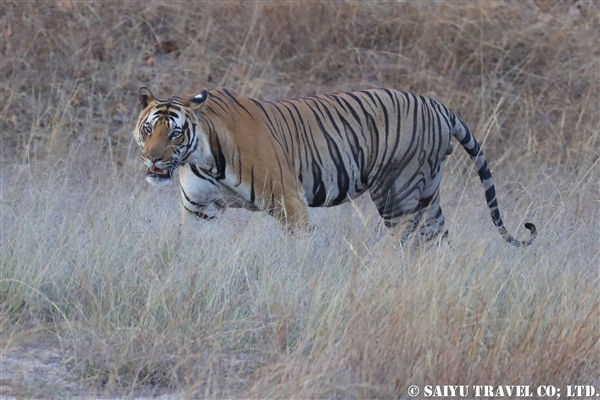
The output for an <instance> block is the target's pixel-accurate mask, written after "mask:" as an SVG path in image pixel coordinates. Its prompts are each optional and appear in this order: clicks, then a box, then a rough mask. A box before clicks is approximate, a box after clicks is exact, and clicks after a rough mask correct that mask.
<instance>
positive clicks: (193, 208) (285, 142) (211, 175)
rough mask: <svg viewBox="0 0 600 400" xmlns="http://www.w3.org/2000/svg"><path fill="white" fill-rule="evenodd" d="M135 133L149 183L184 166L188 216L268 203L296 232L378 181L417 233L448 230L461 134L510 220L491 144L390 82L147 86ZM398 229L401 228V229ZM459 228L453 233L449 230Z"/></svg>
mask: <svg viewBox="0 0 600 400" xmlns="http://www.w3.org/2000/svg"><path fill="white" fill-rule="evenodd" d="M139 99H140V102H141V105H142V107H143V110H142V111H141V113H140V115H139V118H138V121H137V125H136V129H135V132H134V135H135V139H136V141H137V143H138V145H139V146H140V148H141V149H142V159H143V162H144V164H145V165H146V166H147V167H148V175H147V180H148V181H150V182H152V183H155V184H162V183H167V182H170V181H171V180H172V177H173V172H174V171H175V170H176V169H179V181H180V188H181V195H182V201H183V214H184V218H185V215H191V214H195V215H196V216H198V217H200V218H203V219H212V218H214V217H216V216H217V215H218V214H219V213H220V212H221V211H222V210H223V209H225V208H226V207H234V208H244V209H247V210H252V211H257V210H260V211H266V212H268V213H269V214H271V215H273V216H274V217H276V218H277V219H278V220H279V221H281V222H282V223H283V224H285V225H286V226H288V227H290V228H291V229H294V228H304V227H307V226H309V225H310V224H309V214H308V207H330V206H336V205H338V204H342V203H345V202H347V201H349V200H351V199H355V198H356V197H358V196H359V195H361V194H362V193H364V192H366V191H367V190H368V191H369V193H370V196H371V199H372V200H373V202H374V203H375V205H376V207H377V210H378V211H379V214H380V215H381V217H382V218H383V221H384V223H385V225H386V226H387V227H388V228H390V229H392V230H395V233H400V230H399V229H398V228H402V227H404V228H405V229H403V230H402V233H401V238H400V241H401V243H404V242H406V240H408V239H409V238H410V237H411V236H412V234H413V233H414V232H415V231H417V230H418V234H419V236H418V238H419V239H420V240H424V241H425V242H427V241H431V240H432V239H434V238H436V237H437V236H438V235H439V234H440V232H442V231H444V230H445V229H444V228H445V219H444V215H443V214H442V209H441V207H440V198H439V187H440V179H441V174H442V167H443V165H444V161H445V160H446V158H447V156H448V155H449V154H451V153H452V150H453V145H452V143H451V142H450V139H451V137H455V138H456V139H457V140H458V142H459V143H460V144H461V145H462V147H463V148H464V149H465V150H466V152H467V154H468V155H469V156H470V157H471V159H473V160H474V164H475V169H476V170H477V174H478V175H479V178H480V180H481V182H482V184H483V187H484V190H485V199H486V201H487V204H488V207H489V210H490V214H491V218H492V222H493V223H494V225H495V226H496V228H497V229H498V231H499V233H500V235H502V237H503V238H504V240H505V241H506V242H508V243H510V244H512V245H514V246H517V247H519V246H528V245H530V244H531V243H532V242H533V240H534V239H535V238H536V236H537V230H536V227H535V225H533V224H532V223H526V224H525V228H526V229H528V230H529V231H530V236H529V238H528V239H527V240H523V241H521V240H517V239H515V238H514V237H513V236H511V235H510V234H509V233H508V231H507V229H506V228H505V226H504V224H503V222H502V219H501V218H500V212H499V209H498V201H497V199H496V193H495V188H494V182H493V180H492V175H491V173H490V169H489V167H488V164H487V161H486V158H485V156H484V155H483V152H482V151H481V147H480V145H479V143H478V142H477V141H476V140H475V138H474V136H473V135H472V134H471V131H470V130H469V128H468V127H467V126H466V125H465V123H464V122H463V121H462V120H461V119H460V118H459V117H458V116H457V115H456V114H455V113H454V112H452V111H451V110H449V109H448V108H446V107H445V106H444V105H443V104H441V103H439V102H437V101H435V100H432V99H429V98H426V97H423V96H420V95H417V94H413V93H407V92H402V91H396V90H390V89H370V90H363V91H357V92H346V93H335V94H323V95H317V96H309V97H304V98H297V99H291V100H282V101H258V100H255V99H252V98H249V97H245V96H240V95H236V94H233V93H231V92H230V91H228V90H227V89H217V90H212V91H210V92H207V91H206V90H203V91H202V92H201V93H200V94H198V95H196V96H193V97H171V98H168V99H164V100H159V99H157V98H155V97H154V95H153V94H152V92H151V91H150V90H149V89H147V88H145V87H142V88H141V89H140V91H139ZM396 227H398V228H396ZM444 235H447V230H446V231H445V232H444Z"/></svg>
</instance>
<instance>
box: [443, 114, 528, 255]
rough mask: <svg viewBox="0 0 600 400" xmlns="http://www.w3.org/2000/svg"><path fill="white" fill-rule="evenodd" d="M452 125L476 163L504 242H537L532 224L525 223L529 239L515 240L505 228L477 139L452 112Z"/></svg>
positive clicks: (514, 244) (520, 245)
mask: <svg viewBox="0 0 600 400" xmlns="http://www.w3.org/2000/svg"><path fill="white" fill-rule="evenodd" d="M450 123H451V125H452V126H453V129H452V135H453V136H454V137H455V138H456V139H457V140H458V141H459V143H460V144H461V145H462V147H463V148H464V149H465V151H466V152H467V154H469V156H470V157H471V159H472V160H474V161H475V168H476V170H477V175H479V179H480V180H481V183H482V184H483V187H484V189H485V200H486V202H487V205H488V207H489V209H490V215H491V217H492V222H494V225H496V228H498V232H500V235H502V237H503V238H504V240H505V241H506V242H508V243H510V244H512V245H513V246H516V247H523V246H529V245H530V244H531V243H533V241H534V240H535V238H536V236H537V229H536V227H535V225H534V224H532V223H531V222H526V223H525V228H526V229H528V230H529V232H530V233H529V239H527V240H517V239H515V238H514V237H513V236H512V235H511V234H510V233H508V231H507V230H506V227H505V226H504V223H503V222H502V219H501V218H500V210H499V209H498V199H497V198H496V189H495V187H494V180H493V179H492V173H491V172H490V169H489V167H488V163H487V161H486V159H485V156H484V155H483V152H482V151H481V146H480V145H479V143H478V142H477V140H475V137H474V136H473V134H472V133H471V131H470V130H469V128H468V127H467V125H466V124H465V123H464V122H463V121H462V120H461V119H460V118H459V117H458V116H457V115H455V114H454V113H453V112H452V111H450Z"/></svg>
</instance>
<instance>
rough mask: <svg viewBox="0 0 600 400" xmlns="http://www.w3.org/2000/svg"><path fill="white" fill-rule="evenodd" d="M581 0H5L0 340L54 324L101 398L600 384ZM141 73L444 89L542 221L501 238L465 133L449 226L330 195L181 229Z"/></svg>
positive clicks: (594, 102)
mask: <svg viewBox="0 0 600 400" xmlns="http://www.w3.org/2000/svg"><path fill="white" fill-rule="evenodd" d="M573 7H575V6H573V5H571V3H566V2H538V3H504V2H485V3H455V2H445V3H423V2H419V3H408V4H404V3H402V4H396V3H394V4H392V3H369V2H353V3H351V2H347V3H337V2H336V3H328V2H321V3H312V2H294V3H286V2H269V3H252V4H249V3H245V2H244V3H241V2H240V3H237V2H229V3H225V4H217V3H198V4H187V3H170V2H165V3H157V2H137V3H128V2H125V3H123V4H116V3H110V4H106V3H83V2H73V3H71V2H55V3H46V2H39V3H36V2H32V3H24V2H12V3H10V2H6V3H2V4H1V5H0V8H1V9H2V13H1V14H2V15H4V17H3V19H2V20H1V21H0V24H1V25H0V26H1V29H0V30H1V31H2V36H1V38H2V41H1V48H0V50H1V52H2V55H3V57H2V59H1V60H0V68H1V73H2V78H3V79H2V81H1V82H0V96H2V105H1V107H0V128H1V131H2V143H1V146H2V157H1V158H2V161H1V162H0V166H1V167H2V170H1V175H0V195H1V201H0V224H1V229H0V235H1V236H0V241H1V255H0V266H1V270H0V324H1V325H0V326H1V331H2V348H3V350H2V354H3V356H4V355H5V354H6V350H7V349H8V347H9V346H11V345H13V344H15V343H20V342H22V341H23V340H24V338H32V337H37V336H38V335H41V334H44V335H51V336H52V337H54V338H55V343H56V344H57V346H58V348H60V349H61V357H62V359H61V363H62V365H64V367H65V368H66V369H67V370H68V373H69V377H70V379H71V380H72V381H74V382H78V383H80V384H81V385H82V386H81V387H82V388H84V387H85V388H86V389H80V390H81V392H80V393H79V394H80V395H83V394H84V393H85V394H91V393H94V394H100V395H101V394H104V395H109V394H112V395H129V396H134V395H140V393H155V394H159V393H161V392H162V391H170V392H174V393H176V394H177V395H178V396H181V397H188V398H198V397H251V398H275V397H296V398H307V397H354V398H357V397H360V398H373V397H378V398H391V397H399V398H405V397H407V388H408V386H409V385H413V384H414V385H418V386H420V387H422V386H423V385H425V384H440V385H441V384H462V385H511V384H524V385H532V386H535V385H542V384H544V385H548V384H552V385H555V386H557V387H559V386H563V387H564V385H567V384H568V385H574V384H596V385H599V384H600V382H598V376H597V375H598V374H597V372H598V369H599V367H600V365H599V364H600V360H599V354H600V335H599V334H598V332H600V329H599V328H600V326H599V322H598V321H599V319H600V299H599V297H598V286H599V283H600V282H599V280H600V278H599V274H598V272H599V271H598V265H599V264H600V255H599V247H600V246H599V240H598V239H599V237H600V212H599V206H600V205H599V203H598V198H599V193H600V186H599V184H598V179H597V177H598V176H600V167H599V165H598V154H599V146H600V145H599V138H600V134H599V131H600V129H599V128H600V124H599V118H600V112H599V110H600V109H599V107H598V101H599V91H598V88H599V84H598V83H599V82H600V79H598V78H599V76H598V74H599V72H598V71H599V70H600V69H599V68H598V67H599V65H598V64H599V62H598V57H597V51H598V41H597V28H598V6H597V5H595V4H593V3H591V2H588V3H586V2H583V3H581V6H580V7H579V8H575V9H576V10H577V12H575V11H574V9H573ZM595 52H596V53H595ZM24 66H29V67H30V68H29V69H28V68H24ZM142 85H146V86H149V87H151V88H152V89H153V91H154V92H155V93H158V94H160V95H161V96H167V95H171V94H173V93H181V92H186V91H188V90H189V88H191V87H194V88H195V89H193V90H201V89H202V88H205V87H206V88H209V89H210V88H213V87H218V86H226V87H228V88H230V89H232V90H234V91H237V92H239V93H243V94H248V95H253V96H257V97H260V98H265V99H274V98H281V97H288V96H289V97H291V96H299V95H305V94H311V93H316V92H319V93H320V92H325V91H336V90H350V89H360V88H365V87H372V86H389V87H394V88H398V89H405V90H413V91H417V92H419V93H422V94H425V95H429V96H432V97H434V98H436V99H439V100H441V101H443V102H444V103H445V104H447V105H448V106H450V107H451V108H453V109H454V110H456V111H457V112H458V113H459V115H461V117H462V118H463V119H464V120H466V121H467V122H468V124H469V125H470V126H471V128H472V129H473V130H474V131H475V132H476V136H477V137H478V139H479V140H480V142H484V150H485V151H486V154H487V155H488V158H489V160H490V164H491V167H492V173H493V174H494V177H495V181H496V184H497V190H498V193H499V199H500V209H501V212H502V216H503V218H504V221H505V223H506V224H507V227H508V228H509V230H511V232H512V233H513V234H514V235H515V236H516V237H517V238H520V237H523V236H524V235H526V234H527V232H526V231H525V230H524V229H523V227H522V225H523V222H524V221H529V220H530V221H532V222H534V223H536V225H537V226H538V229H539V231H540V232H539V236H538V239H537V240H536V241H535V242H534V244H533V245H532V246H530V247H528V248H525V249H517V248H514V247H511V246H509V245H507V244H505V243H504V242H503V241H502V239H501V237H500V236H499V235H498V233H497V232H496V231H495V228H494V226H493V224H492V222H491V220H490V218H489V212H488V209H487V206H486V204H485V200H484V195H483V190H482V188H481V185H480V184H479V182H478V181H477V179H476V178H474V177H472V176H471V177H470V175H471V174H470V173H469V171H470V162H469V161H468V157H467V156H466V154H464V152H462V151H461V150H460V149H457V150H456V151H455V152H454V154H453V155H452V156H451V157H450V159H449V162H448V165H447V168H446V171H445V176H444V178H443V180H442V206H443V208H444V212H445V215H446V216H447V222H448V224H449V226H450V244H449V245H448V246H444V247H441V248H433V249H430V250H429V251H426V252H422V253H420V254H415V255H410V254H404V253H403V252H402V249H400V248H399V247H398V246H397V243H395V242H394V240H393V239H392V238H390V237H388V236H387V235H386V232H385V229H384V228H383V227H382V224H381V221H380V219H379V217H378V215H377V213H376V210H375V208H374V206H373V205H372V204H371V203H370V201H369V199H368V196H366V197H365V198H361V199H359V200H358V201H357V202H356V203H355V204H346V205H343V206H340V207H336V208H332V209H314V210H311V218H312V220H313V222H314V223H315V224H316V225H317V228H316V230H315V231H314V232H313V233H311V234H304V235H297V236H289V235H287V234H285V232H284V231H283V230H282V229H281V228H280V227H279V226H278V224H277V222H276V221H275V220H273V219H272V218H271V217H269V216H267V215H264V214H262V213H250V212H246V211H238V210H229V211H227V212H226V213H225V214H224V215H223V216H222V217H221V218H219V219H218V220H216V221H211V222H205V221H198V224H197V226H196V227H195V229H194V230H193V234H192V237H189V238H186V239H185V240H182V239H180V238H179V236H178V223H179V214H180V211H179V210H180V208H179V207H180V205H179V194H178V193H177V188H176V186H172V187H167V188H156V187H149V186H147V185H146V183H145V182H144V181H143V179H142V178H143V171H142V169H143V168H142V166H141V165H140V163H139V159H138V155H139V154H138V153H139V152H138V150H137V149H136V148H135V147H134V146H133V143H132V140H131V135H130V131H131V129H132V127H133V120H134V119H135V116H136V113H137V110H138V109H137V100H136V93H137V88H138V87H139V86H142ZM2 384H3V385H4V384H6V382H4V381H3V383H2ZM9 384H10V383H9ZM21 390H22V391H21V392H18V393H16V394H17V395H19V394H20V395H23V396H42V395H44V394H45V393H48V392H47V391H46V392H45V391H44V390H47V388H41V387H39V388H32V387H30V388H22V389H21ZM54 390H55V391H54V392H52V393H53V396H56V397H59V396H65V395H69V393H68V392H66V391H65V389H64V388H62V387H60V386H56V387H55V388H54ZM85 390H87V392H85ZM70 395H73V393H72V392H71V393H70Z"/></svg>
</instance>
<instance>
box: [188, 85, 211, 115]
mask: <svg viewBox="0 0 600 400" xmlns="http://www.w3.org/2000/svg"><path fill="white" fill-rule="evenodd" d="M206 99H208V92H207V91H206V90H203V91H202V92H200V94H197V95H195V96H194V97H191V98H189V99H188V105H189V107H190V108H191V109H192V110H199V109H201V108H202V106H204V104H206Z"/></svg>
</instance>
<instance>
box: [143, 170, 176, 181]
mask: <svg viewBox="0 0 600 400" xmlns="http://www.w3.org/2000/svg"><path fill="white" fill-rule="evenodd" d="M146 179H147V180H149V181H152V182H153V183H168V182H169V181H170V180H171V179H173V171H172V170H171V169H170V168H169V169H161V168H158V167H156V166H152V167H150V168H148V173H147V174H146Z"/></svg>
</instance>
